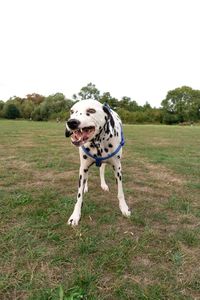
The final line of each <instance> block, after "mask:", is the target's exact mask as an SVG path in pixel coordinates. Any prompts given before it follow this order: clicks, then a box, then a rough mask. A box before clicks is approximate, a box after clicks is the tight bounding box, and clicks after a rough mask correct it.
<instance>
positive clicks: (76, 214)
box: [68, 163, 89, 226]
mask: <svg viewBox="0 0 200 300" xmlns="http://www.w3.org/2000/svg"><path fill="white" fill-rule="evenodd" d="M88 170H89V166H88V165H86V164H83V163H81V166H80V170H79V184H78V193H77V201H76V204H75V206H74V211H73V213H72V215H71V217H70V218H69V220H68V224H69V225H72V226H75V225H78V222H79V220H80V218H81V208H82V203H83V194H84V188H85V184H86V182H87V178H88Z"/></svg>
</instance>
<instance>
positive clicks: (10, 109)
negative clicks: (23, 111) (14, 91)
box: [3, 102, 20, 119]
mask: <svg viewBox="0 0 200 300" xmlns="http://www.w3.org/2000/svg"><path fill="white" fill-rule="evenodd" d="M3 114H4V117H5V118H6V119H16V118H19V117H20V111H19V109H18V108H17V106H16V105H15V104H13V103H9V102H8V103H6V104H5V105H4V108H3Z"/></svg>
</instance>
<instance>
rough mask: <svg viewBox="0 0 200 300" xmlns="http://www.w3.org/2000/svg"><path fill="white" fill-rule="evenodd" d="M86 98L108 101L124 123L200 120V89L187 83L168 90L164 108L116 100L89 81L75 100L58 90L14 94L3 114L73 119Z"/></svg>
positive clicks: (2, 108)
mask: <svg viewBox="0 0 200 300" xmlns="http://www.w3.org/2000/svg"><path fill="white" fill-rule="evenodd" d="M85 99H95V100H98V101H100V102H102V103H104V102H107V103H108V104H109V105H110V106H111V108H113V109H114V110H115V111H117V113H118V114H119V115H120V117H121V119H122V121H123V122H124V123H129V124H138V123H139V124H145V123H163V124H177V123H193V122H199V121H200V91H199V90H194V89H192V88H191V87H187V86H183V87H180V88H176V89H174V90H171V91H169V92H168V93H167V95H166V98H165V99H164V100H163V101H162V102H161V107H160V108H155V107H151V105H150V104H149V103H148V102H146V103H145V104H144V105H143V106H141V105H138V103H137V102H136V101H135V100H132V99H131V98H130V97H126V96H124V97H122V98H121V99H116V98H115V97H112V96H111V94H110V93H109V92H105V93H103V94H101V93H100V91H99V90H98V89H97V87H96V86H95V85H94V84H92V83H89V84H87V85H86V86H84V87H82V88H81V89H80V91H79V93H78V94H74V95H73V97H72V99H67V98H66V97H65V95H64V94H62V93H56V94H53V95H49V96H47V97H45V96H42V95H39V94H36V93H33V94H29V95H27V96H26V97H25V98H20V97H16V96H14V97H12V98H10V99H9V100H7V101H6V102H4V101H2V100H1V101H0V117H1V118H7V119H16V118H23V119H29V120H34V121H47V120H55V119H57V120H66V119H68V118H69V111H70V107H71V106H72V105H73V104H74V103H75V102H76V101H80V100H85Z"/></svg>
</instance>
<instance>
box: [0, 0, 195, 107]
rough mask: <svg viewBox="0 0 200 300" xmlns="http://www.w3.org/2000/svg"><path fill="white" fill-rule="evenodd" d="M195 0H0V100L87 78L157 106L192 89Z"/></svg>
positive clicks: (64, 88) (68, 92) (66, 90)
mask: <svg viewBox="0 0 200 300" xmlns="http://www.w3.org/2000/svg"><path fill="white" fill-rule="evenodd" d="M199 12H200V1H199V0H0V100H7V99H9V98H10V97H13V96H20V97H24V96H25V95H27V94H30V93H39V94H42V95H44V96H48V95H50V94H54V93H57V92H61V93H63V94H65V96H66V97H67V98H72V95H73V94H74V93H76V94H77V93H78V92H79V91H80V89H81V87H83V86H85V85H87V84H88V83H89V82H92V83H93V84H95V85H96V87H97V88H98V89H99V90H100V92H101V93H104V92H110V94H111V95H112V96H113V97H116V98H118V99H120V98H122V97H123V96H128V97H130V98H131V99H132V100H135V101H137V103H138V104H140V105H143V104H144V103H145V102H146V101H147V102H149V103H150V104H151V105H152V106H156V107H159V105H160V103H161V101H162V100H163V99H164V98H165V97H166V95H167V92H168V91H169V90H172V89H174V88H177V87H180V86H183V85H187V86H190V87H192V88H194V89H200V38H199V36H200V17H199Z"/></svg>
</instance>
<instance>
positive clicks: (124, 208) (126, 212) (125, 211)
mask: <svg viewBox="0 0 200 300" xmlns="http://www.w3.org/2000/svg"><path fill="white" fill-rule="evenodd" d="M120 210H121V212H122V215H123V216H125V217H127V218H129V217H130V215H131V210H130V208H128V206H127V205H123V206H120Z"/></svg>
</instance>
